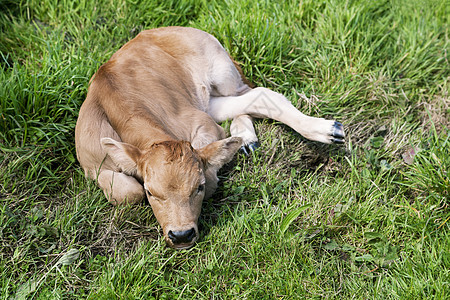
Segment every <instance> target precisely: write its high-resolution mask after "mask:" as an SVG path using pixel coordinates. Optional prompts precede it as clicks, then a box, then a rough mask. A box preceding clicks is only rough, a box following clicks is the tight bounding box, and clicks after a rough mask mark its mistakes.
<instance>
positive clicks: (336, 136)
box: [331, 122, 345, 144]
mask: <svg viewBox="0 0 450 300" xmlns="http://www.w3.org/2000/svg"><path fill="white" fill-rule="evenodd" d="M331 136H332V137H333V138H332V139H331V141H332V142H333V143H336V144H343V143H344V142H345V133H344V126H343V125H342V124H341V123H339V122H334V124H333V133H332V134H331Z"/></svg>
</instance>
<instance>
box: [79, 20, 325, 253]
mask: <svg viewBox="0 0 450 300" xmlns="http://www.w3.org/2000/svg"><path fill="white" fill-rule="evenodd" d="M246 83H247V81H246V79H245V78H243V75H242V71H241V70H240V68H239V66H238V65H237V64H236V63H234V62H233V60H232V59H231V58H230V57H229V55H228V54H227V53H226V51H225V50H224V49H223V47H222V46H221V45H220V43H219V42H218V41H217V40H216V39H215V38H214V37H212V36H211V35H209V34H207V33H205V32H203V31H200V30H197V29H193V28H182V27H167V28H159V29H153V30H147V31H144V32H142V33H140V34H139V35H138V36H137V37H136V38H134V39H133V40H131V41H130V42H128V43H127V44H125V45H124V46H123V47H122V48H121V49H119V50H118V51H117V52H116V53H115V54H114V55H113V56H112V57H111V59H110V60H109V61H108V62H106V63H105V64H104V65H102V66H101V67H100V68H99V70H98V71H97V73H96V74H95V75H94V76H93V77H92V78H91V82H90V87H89V91H88V94H87V97H86V100H85V101H84V103H83V105H82V107H81V109H80V113H79V117H78V121H77V125H76V129H75V142H76V150H77V157H78V160H79V162H80V164H81V166H82V168H83V169H84V171H85V173H86V176H88V177H90V178H92V179H94V180H96V181H97V183H98V184H99V186H100V188H102V190H103V191H104V193H105V196H106V197H107V198H108V199H109V201H110V202H111V203H113V204H124V203H138V202H141V201H142V200H143V199H144V198H145V197H146V196H147V199H148V201H149V202H150V204H151V206H152V209H153V211H154V214H155V216H156V218H157V220H158V222H159V223H160V224H161V226H162V228H163V232H164V236H165V239H166V241H167V243H168V245H169V246H171V247H175V248H189V247H191V246H192V245H193V244H194V243H195V241H196V240H197V239H198V229H197V220H198V217H199V215H200V210H201V204H202V201H203V199H204V197H209V196H210V195H211V194H212V193H213V192H214V189H215V188H216V187H217V175H216V173H217V171H218V170H219V169H220V168H221V167H222V166H223V164H225V163H226V162H228V161H230V160H231V159H232V157H233V155H234V153H235V152H236V151H237V150H238V149H239V148H240V147H241V146H242V143H244V144H249V143H251V142H256V141H257V138H256V134H255V131H254V129H253V127H252V118H251V117H250V116H258V117H272V118H274V119H277V120H280V121H282V122H285V123H286V124H288V125H289V126H291V127H292V128H294V129H295V130H297V131H298V132H300V133H301V134H303V135H305V136H308V137H309V138H311V139H313V140H318V141H323V142H328V141H327V140H326V139H327V138H328V137H327V134H329V133H328V131H329V130H331V125H330V124H331V123H329V122H330V121H326V120H323V119H317V118H311V117H307V116H304V115H303V114H301V113H300V112H298V111H297V110H296V109H295V108H294V107H293V106H292V105H291V104H290V103H289V101H287V100H286V99H285V98H283V96H281V95H279V94H277V93H274V92H272V91H269V90H267V89H264V88H262V89H261V88H259V89H251V88H250V87H249V86H248V85H247V84H246ZM261 92H262V93H265V94H267V95H268V97H272V99H273V103H269V105H271V107H272V108H273V107H276V108H277V109H281V111H282V112H283V113H282V114H281V115H280V116H271V115H269V114H267V113H265V112H264V111H262V110H260V109H258V107H259V106H258V105H260V104H261V103H262V102H261V101H263V102H264V101H265V100H264V99H262V100H261V99H260V98H261V97H260V96H261V94H260V93H261ZM258 95H259V96H258ZM258 97H259V98H258ZM226 101H229V103H230V104H231V105H227V104H226V103H227V102H226ZM269 102H271V101H269ZM264 104H265V105H266V104H267V101H265V102H264ZM271 107H269V108H268V111H270V109H271ZM227 118H232V119H235V121H233V123H232V135H233V137H231V138H227V139H225V133H224V131H223V129H222V128H221V127H220V126H218V125H217V123H216V122H218V121H223V120H224V119H227Z"/></svg>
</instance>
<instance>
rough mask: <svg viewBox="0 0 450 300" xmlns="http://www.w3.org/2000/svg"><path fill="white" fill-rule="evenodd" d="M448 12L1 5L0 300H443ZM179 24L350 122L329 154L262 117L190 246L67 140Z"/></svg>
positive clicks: (361, 7)
mask: <svg viewBox="0 0 450 300" xmlns="http://www.w3.org/2000/svg"><path fill="white" fill-rule="evenodd" d="M449 16H450V5H448V1H445V0H442V1H434V0H429V1H421V0H403V1H401V0H391V1H389V0H377V1H362V0H361V1H338V0H324V1H315V0H303V1H300V0H298V1H293V0H288V1H266V0H252V1H250V0H243V1H238V0H230V1H225V0H224V1H220V0H212V1H201V0H198V1H182V0H179V1H176V0H164V1H162V0H155V1H151V0H148V1H134V0H128V1H124V0H123V1H119V0H98V1H86V0H80V1H69V0H60V1H56V0H39V1H38V0H22V1H12V0H10V1H8V0H0V29H1V34H0V274H1V275H0V298H1V299H31V298H34V299H75V298H78V299H86V298H88V299H154V298H157V299H318V298H326V299H446V298H447V299H449V298H450V296H449V295H450V252H449V249H450V233H449V228H450V221H449V218H450V209H449V204H450V203H449V192H450V180H449V174H448V172H449V170H450V150H449V149H450V141H449V112H450V109H449V104H450V100H449V95H448V88H449V78H450V66H449V53H448V52H449V50H450V45H449V27H448V26H449V24H450V22H449V21H450V20H449ZM168 25H182V26H191V27H196V28H200V29H203V30H205V31H208V32H210V33H211V34H213V35H215V36H216V37H217V38H218V39H219V40H220V41H221V42H222V43H223V45H224V46H225V47H226V48H227V50H228V51H229V52H230V54H231V55H232V56H233V57H234V58H235V59H236V60H237V61H238V62H239V63H240V64H241V66H242V69H243V71H244V73H245V74H246V76H247V77H248V78H249V79H250V80H251V81H252V82H253V83H255V84H256V85H258V86H265V87H269V88H271V89H273V90H276V91H278V92H281V93H283V94H285V95H286V96H287V97H288V98H289V99H290V100H291V101H292V102H293V103H294V105H296V106H297V107H298V108H299V109H300V110H302V111H303V112H305V113H307V114H310V115H313V116H322V117H325V118H329V119H336V120H338V121H340V122H342V123H343V124H344V126H345V127H346V130H347V142H346V144H345V145H343V146H335V145H331V146H327V145H322V144H319V143H314V142H309V141H307V140H305V139H303V138H302V137H301V136H300V135H298V134H297V133H295V132H294V131H293V130H291V129H290V128H288V127H287V126H284V125H282V124H278V123H277V122H274V121H270V120H260V121H257V122H256V129H257V132H258V135H259V137H260V141H261V147H260V148H259V149H258V151H257V152H255V153H254V154H253V155H252V156H250V157H245V156H244V155H242V154H240V155H237V156H236V158H235V159H234V160H233V162H232V163H230V164H229V165H227V166H226V167H225V168H224V169H223V170H222V171H221V173H220V179H221V184H220V188H219V189H218V191H217V192H216V193H215V195H214V196H213V198H212V199H208V200H205V201H204V204H203V210H202V216H201V219H200V221H199V223H200V228H201V238H200V241H199V242H198V244H197V245H196V246H195V247H194V248H192V249H190V250H183V251H174V250H172V249H169V248H167V247H166V246H165V243H164V241H163V238H162V234H161V230H160V227H159V225H158V223H157V222H156V219H155V218H154V216H153V214H152V211H151V208H150V206H149V205H145V204H142V205H139V206H130V207H121V208H114V207H112V206H111V205H110V204H108V203H107V201H106V200H105V198H104V196H103V193H102V192H101V191H100V190H99V189H98V188H97V187H96V186H95V184H94V183H93V182H91V181H89V180H86V179H85V178H84V176H83V173H82V170H81V169H80V166H79V164H78V163H77V161H76V155H75V149H74V128H75V122H76V119H77V114H78V110H79V108H80V106H81V103H82V102H83V100H84V98H85V96H86V92H87V88H88V82H89V79H90V77H91V76H92V75H93V74H94V72H95V71H96V70H97V69H98V67H99V66H100V65H101V64H103V63H104V62H106V61H107V60H108V58H109V57H110V56H111V55H112V54H113V53H114V52H115V51H116V50H117V49H118V48H119V47H120V46H121V45H123V44H124V43H125V42H127V41H128V40H130V39H131V38H133V37H134V36H135V35H136V34H137V33H138V32H139V31H141V30H143V29H147V28H154V27H159V26H168ZM223 126H224V127H225V128H227V127H228V124H223Z"/></svg>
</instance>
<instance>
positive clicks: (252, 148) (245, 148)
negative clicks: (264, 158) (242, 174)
mask: <svg viewBox="0 0 450 300" xmlns="http://www.w3.org/2000/svg"><path fill="white" fill-rule="evenodd" d="M258 147H259V142H253V143H250V144H248V145H245V146H242V147H241V152H242V153H244V154H245V156H249V155H250V153H251V152H255V151H256V149H257V148H258Z"/></svg>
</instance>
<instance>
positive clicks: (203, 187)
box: [197, 184, 205, 193]
mask: <svg viewBox="0 0 450 300" xmlns="http://www.w3.org/2000/svg"><path fill="white" fill-rule="evenodd" d="M204 190H205V185H204V184H200V185H199V186H198V188H197V193H201V192H203V191H204Z"/></svg>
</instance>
